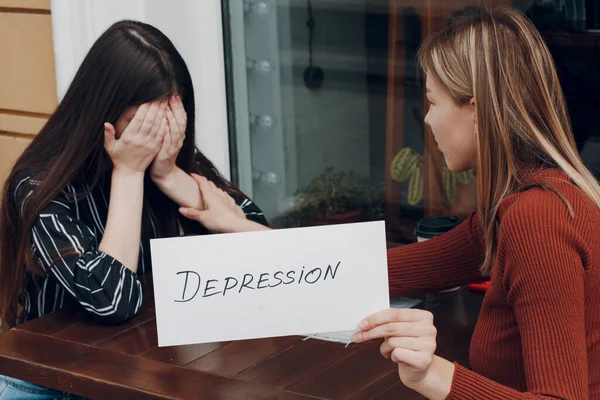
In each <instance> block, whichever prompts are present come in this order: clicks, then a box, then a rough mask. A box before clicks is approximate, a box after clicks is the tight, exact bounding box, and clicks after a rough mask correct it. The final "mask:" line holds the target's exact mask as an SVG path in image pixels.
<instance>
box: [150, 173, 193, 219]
mask: <svg viewBox="0 0 600 400" xmlns="http://www.w3.org/2000/svg"><path fill="white" fill-rule="evenodd" d="M152 181H153V182H154V183H155V184H156V186H157V187H158V188H159V189H160V191H161V192H163V193H164V194H165V195H166V196H167V197H169V198H170V199H171V200H173V201H174V202H175V203H177V204H178V205H179V206H181V207H190V208H195V209H202V208H203V204H202V197H201V196H200V191H199V190H198V184H197V183H196V181H195V180H194V178H192V177H191V176H190V175H188V174H187V173H186V172H185V171H183V170H182V169H180V168H178V167H175V168H174V169H173V172H171V173H170V174H169V175H166V176H164V177H160V178H159V177H152Z"/></svg>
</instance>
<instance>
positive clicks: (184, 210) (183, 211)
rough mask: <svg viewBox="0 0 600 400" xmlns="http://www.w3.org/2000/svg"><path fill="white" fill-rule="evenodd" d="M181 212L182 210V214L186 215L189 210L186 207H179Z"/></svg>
mask: <svg viewBox="0 0 600 400" xmlns="http://www.w3.org/2000/svg"><path fill="white" fill-rule="evenodd" d="M179 212H180V213H181V214H183V215H185V214H186V213H187V210H186V209H185V208H183V207H180V208H179Z"/></svg>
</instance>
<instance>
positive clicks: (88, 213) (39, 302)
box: [14, 176, 267, 323]
mask: <svg viewBox="0 0 600 400" xmlns="http://www.w3.org/2000/svg"><path fill="white" fill-rule="evenodd" d="M38 184H39V182H37V181H36V180H35V179H33V178H32V177H31V176H24V177H22V178H21V179H20V180H18V181H17V182H16V186H15V190H14V196H15V204H17V206H18V207H19V209H20V210H22V207H23V204H25V202H26V201H27V199H28V198H29V197H30V196H35V189H36V186H37V185H38ZM89 189H90V187H89V186H88V185H85V184H68V185H67V186H66V187H65V188H64V189H63V190H62V191H61V192H60V193H59V194H58V195H57V196H56V197H55V198H54V199H53V200H52V201H51V202H50V204H48V205H47V206H46V207H45V208H44V209H43V211H42V212H41V213H40V214H39V215H38V217H37V219H36V220H35V223H34V225H33V227H32V229H31V231H30V234H31V243H32V246H33V254H34V257H35V259H36V260H37V262H38V264H39V266H40V267H41V269H42V270H43V271H44V272H45V274H44V276H43V277H42V278H39V277H34V276H33V275H32V274H31V273H30V272H29V271H27V272H26V289H25V300H24V304H22V307H23V310H24V311H23V312H22V313H21V318H20V321H19V322H20V323H23V322H25V321H28V320H31V319H33V318H37V317H39V316H42V315H44V314H46V313H49V312H52V311H55V310H57V309H60V308H62V307H64V306H66V305H68V304H78V305H80V306H82V307H83V308H84V309H85V310H87V311H88V312H90V313H92V314H93V315H95V316H96V317H97V318H99V319H101V320H102V321H104V322H107V323H122V322H124V321H126V320H127V319H129V318H131V317H132V316H134V315H135V314H136V313H137V312H138V310H139V309H140V307H141V305H142V297H143V296H142V289H141V285H140V282H139V281H138V280H137V274H143V273H144V272H147V271H150V269H151V261H150V239H153V238H156V237H157V234H156V228H155V217H154V215H153V213H152V210H150V209H148V211H146V207H144V210H145V213H147V215H146V214H145V218H148V219H149V221H150V225H151V227H152V234H150V235H147V234H144V233H142V237H141V243H140V255H139V261H138V272H137V274H136V273H135V272H133V271H131V270H130V269H128V268H126V267H125V266H124V265H123V264H121V263H120V262H119V261H118V260H116V259H115V258H113V257H111V256H110V255H108V254H106V253H104V252H101V251H98V245H99V243H100V241H101V240H102V235H103V234H104V227H105V225H106V219H107V215H108V200H109V193H106V191H105V190H103V189H102V187H101V186H100V185H97V186H96V187H95V188H94V189H93V190H92V191H90V190H89ZM236 202H237V203H238V205H240V206H241V207H242V209H243V210H244V212H245V213H246V218H248V219H251V220H254V221H256V222H258V223H261V224H263V225H266V223H267V222H266V220H265V218H264V215H263V213H262V212H261V211H260V209H259V208H258V207H257V206H256V205H255V204H254V203H253V202H252V201H250V200H249V199H244V198H236ZM178 225H179V231H180V234H181V235H184V234H186V233H187V234H190V233H191V234H204V233H208V231H207V230H206V229H204V227H202V226H201V225H200V224H197V226H198V230H197V231H196V232H184V231H183V228H182V224H178Z"/></svg>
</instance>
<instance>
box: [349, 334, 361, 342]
mask: <svg viewBox="0 0 600 400" xmlns="http://www.w3.org/2000/svg"><path fill="white" fill-rule="evenodd" d="M350 340H352V341H353V342H354V343H356V342H358V341H359V340H360V332H356V333H355V334H354V335H352V338H351V339H350Z"/></svg>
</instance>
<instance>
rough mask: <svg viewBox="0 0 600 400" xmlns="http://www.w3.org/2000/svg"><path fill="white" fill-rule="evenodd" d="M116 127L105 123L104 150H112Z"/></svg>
mask: <svg viewBox="0 0 600 400" xmlns="http://www.w3.org/2000/svg"><path fill="white" fill-rule="evenodd" d="M116 140H117V139H116V138H115V127H114V126H112V124H110V123H108V122H105V123H104V148H107V149H108V148H111V147H112V146H113V145H114V143H115V141H116Z"/></svg>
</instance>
